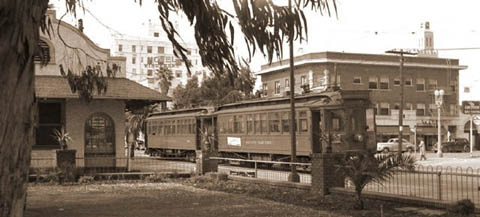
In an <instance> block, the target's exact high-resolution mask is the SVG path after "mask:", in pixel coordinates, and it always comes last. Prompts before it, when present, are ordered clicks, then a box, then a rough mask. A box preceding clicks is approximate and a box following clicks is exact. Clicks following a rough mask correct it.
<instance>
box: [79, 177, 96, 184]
mask: <svg viewBox="0 0 480 217" xmlns="http://www.w3.org/2000/svg"><path fill="white" fill-rule="evenodd" d="M93 181H94V177H93V176H81V177H80V178H79V179H78V183H80V184H90V183H92V182H93Z"/></svg>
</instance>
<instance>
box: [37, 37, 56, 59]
mask: <svg viewBox="0 0 480 217" xmlns="http://www.w3.org/2000/svg"><path fill="white" fill-rule="evenodd" d="M38 47H39V48H40V50H39V52H40V54H34V56H33V60H34V61H36V62H41V61H42V59H43V60H44V61H43V62H46V63H48V62H50V60H51V57H52V55H51V54H50V46H48V44H47V42H45V41H44V40H39V41H38Z"/></svg>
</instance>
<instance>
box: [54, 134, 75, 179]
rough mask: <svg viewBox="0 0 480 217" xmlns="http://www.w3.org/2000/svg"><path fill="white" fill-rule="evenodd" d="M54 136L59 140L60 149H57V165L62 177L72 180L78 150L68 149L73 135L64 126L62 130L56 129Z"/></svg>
mask: <svg viewBox="0 0 480 217" xmlns="http://www.w3.org/2000/svg"><path fill="white" fill-rule="evenodd" d="M52 137H53V138H54V139H55V140H57V142H58V144H59V145H60V149H59V150H57V167H58V169H59V170H60V178H61V180H62V181H63V179H67V180H72V179H73V178H74V177H73V170H74V169H75V167H76V162H75V160H76V159H75V155H76V152H77V151H76V150H73V149H68V143H69V142H70V141H73V139H72V137H70V135H69V134H68V133H67V132H66V130H65V129H64V128H63V127H62V128H61V129H60V130H57V129H54V130H53V133H52Z"/></svg>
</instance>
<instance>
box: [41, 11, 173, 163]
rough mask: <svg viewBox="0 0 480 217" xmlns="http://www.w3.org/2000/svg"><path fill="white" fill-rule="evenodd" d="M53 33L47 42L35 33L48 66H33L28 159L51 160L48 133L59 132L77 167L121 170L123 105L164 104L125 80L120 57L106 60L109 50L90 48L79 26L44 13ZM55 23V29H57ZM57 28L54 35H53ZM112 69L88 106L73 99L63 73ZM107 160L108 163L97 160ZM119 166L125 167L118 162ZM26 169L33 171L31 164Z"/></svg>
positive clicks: (158, 96) (160, 97) (51, 143)
mask: <svg viewBox="0 0 480 217" xmlns="http://www.w3.org/2000/svg"><path fill="white" fill-rule="evenodd" d="M47 15H48V16H49V17H50V19H51V20H52V23H53V25H54V28H53V29H51V32H50V36H49V35H47V34H44V33H41V36H40V42H39V46H40V47H41V51H42V52H43V54H44V55H43V56H44V57H45V58H47V61H48V64H46V65H41V64H40V61H39V60H40V58H39V56H38V57H36V65H35V94H36V97H37V102H38V114H37V116H38V117H37V118H36V119H37V123H36V141H35V144H33V146H32V159H36V158H37V159H38V158H52V157H55V151H56V150H58V149H60V146H59V143H58V142H57V141H56V140H55V139H54V138H53V137H52V135H53V131H54V129H57V130H60V129H62V128H64V129H65V130H66V132H67V133H69V135H70V136H71V137H72V139H73V141H72V142H70V143H69V146H68V149H75V150H76V158H77V159H83V160H80V161H77V166H80V167H124V166H125V165H120V164H121V163H120V162H116V161H115V158H120V157H123V158H124V157H125V112H126V110H127V109H129V110H131V109H132V108H129V105H134V104H135V105H138V104H150V103H159V104H161V105H162V106H163V107H165V104H166V101H169V100H170V98H169V97H167V96H165V95H163V94H160V93H159V92H157V91H154V90H152V89H149V88H147V87H144V86H142V85H140V84H138V83H136V82H134V81H131V80H129V79H127V78H126V77H125V57H115V56H110V50H109V49H103V48H100V47H98V46H97V45H95V43H94V42H92V41H91V40H90V39H89V38H88V37H87V36H86V35H85V34H83V32H82V30H83V26H82V25H79V28H76V27H74V26H72V25H70V24H67V23H65V22H60V23H59V21H58V20H57V19H56V17H55V16H56V14H55V11H48V12H47ZM58 23H59V24H58ZM57 24H58V25H60V26H59V31H58V32H57ZM107 64H109V65H110V66H112V64H116V65H118V66H120V70H119V71H118V72H117V73H116V75H114V76H113V77H111V78H106V79H107V83H108V86H107V90H106V92H105V93H102V94H98V93H97V92H96V91H95V93H94V94H93V99H92V101H91V102H88V103H87V102H86V101H84V100H82V99H80V98H79V94H78V92H77V93H73V92H72V90H71V88H70V86H69V84H68V81H67V79H66V78H64V77H62V76H61V73H60V65H62V66H63V67H64V68H70V69H73V70H75V69H78V70H82V69H84V67H85V66H86V65H94V66H95V65H98V66H100V67H103V68H104V72H105V67H106V65H107ZM101 157H110V158H111V160H110V161H103V162H102V161H98V159H97V158H101ZM123 163H125V161H123ZM32 166H35V164H34V162H33V161H32Z"/></svg>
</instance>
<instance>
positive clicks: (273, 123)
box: [269, 112, 280, 133]
mask: <svg viewBox="0 0 480 217" xmlns="http://www.w3.org/2000/svg"><path fill="white" fill-rule="evenodd" d="M269 122H270V132H271V133H280V114H279V113H278V112H274V113H270V114H269Z"/></svg>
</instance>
